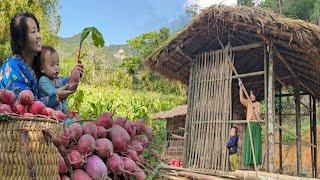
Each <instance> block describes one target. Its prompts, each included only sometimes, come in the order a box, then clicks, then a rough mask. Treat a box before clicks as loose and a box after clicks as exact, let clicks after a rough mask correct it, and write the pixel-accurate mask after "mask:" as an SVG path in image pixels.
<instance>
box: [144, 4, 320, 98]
mask: <svg viewBox="0 0 320 180" xmlns="http://www.w3.org/2000/svg"><path fill="white" fill-rule="evenodd" d="M271 40H272V41H273V42H274V47H275V53H274V59H275V76H276V79H277V80H278V82H281V83H282V85H283V84H285V85H293V86H297V85H299V86H300V87H301V88H302V90H304V91H305V92H308V93H310V94H311V95H314V96H316V97H317V98H319V97H320V26H317V25H314V24H310V23H307V22H305V21H302V20H296V19H289V18H285V17H283V16H281V15H278V14H276V13H274V12H272V11H270V10H266V9H262V8H259V7H252V8H249V7H238V6H236V7H228V6H211V7H209V8H207V9H205V10H204V11H203V12H202V13H201V14H199V15H198V16H197V17H196V18H195V19H194V20H193V22H192V23H191V24H190V25H189V26H188V27H187V28H185V29H184V30H183V31H181V32H180V33H179V34H178V35H177V36H176V37H175V38H173V39H172V40H171V41H169V42H168V43H167V44H165V46H163V47H161V48H159V49H158V50H157V51H156V52H155V53H154V54H153V55H152V56H150V57H149V58H148V59H147V60H146V62H145V63H146V64H147V65H148V66H149V67H150V68H151V69H152V70H153V71H156V72H158V73H160V74H162V75H164V76H166V77H167V78H169V79H174V80H179V81H181V82H183V83H184V84H186V85H187V84H188V83H189V74H190V66H191V61H192V59H194V57H195V55H197V54H199V53H200V52H208V51H211V50H217V49H221V43H222V44H223V45H224V46H226V45H228V44H229V45H230V46H232V47H235V46H240V45H246V44H250V43H253V42H262V43H269V42H270V41H271ZM263 59H264V48H263V47H260V48H255V49H251V50H247V51H241V52H237V53H235V64H234V65H235V67H236V69H237V70H238V72H239V73H240V74H241V73H248V72H255V71H261V70H263V67H264V63H263V62H264V61H263ZM284 61H285V62H286V63H284ZM246 82H247V83H248V84H249V85H251V84H260V89H261V90H262V91H263V76H260V77H253V78H250V80H249V79H248V81H246ZM250 83H251V84H250ZM278 85H279V84H278Z"/></svg>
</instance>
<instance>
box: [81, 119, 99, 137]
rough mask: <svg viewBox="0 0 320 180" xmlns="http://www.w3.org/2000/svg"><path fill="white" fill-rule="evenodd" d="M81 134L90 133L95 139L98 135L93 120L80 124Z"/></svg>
mask: <svg viewBox="0 0 320 180" xmlns="http://www.w3.org/2000/svg"><path fill="white" fill-rule="evenodd" d="M82 129H83V134H90V135H91V136H92V137H94V138H95V139H96V138H97V137H98V127H97V125H96V124H95V123H93V122H85V123H84V124H82Z"/></svg>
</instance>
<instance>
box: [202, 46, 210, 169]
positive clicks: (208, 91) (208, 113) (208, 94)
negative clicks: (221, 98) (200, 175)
mask: <svg viewBox="0 0 320 180" xmlns="http://www.w3.org/2000/svg"><path fill="white" fill-rule="evenodd" d="M206 61H207V68H208V72H207V78H206V79H207V80H208V82H207V94H206V96H207V106H206V116H207V118H206V119H207V120H206V121H207V123H206V126H205V128H206V134H207V135H206V144H205V149H204V152H206V153H205V156H204V159H205V162H206V163H205V164H204V168H205V169H206V172H208V171H209V169H210V168H209V166H210V164H209V161H208V159H209V158H210V156H211V154H210V153H208V152H210V138H211V136H210V135H211V134H210V132H211V131H210V125H211V111H210V109H211V102H212V101H210V99H211V97H210V95H211V82H212V81H211V77H212V76H211V72H212V69H211V53H210V52H209V53H207V56H206ZM211 133H212V132H211Z"/></svg>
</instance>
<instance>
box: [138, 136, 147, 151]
mask: <svg viewBox="0 0 320 180" xmlns="http://www.w3.org/2000/svg"><path fill="white" fill-rule="evenodd" d="M135 139H136V140H137V141H139V142H140V143H141V144H142V146H143V147H145V148H146V147H148V145H149V140H148V138H147V137H146V136H145V135H139V136H136V137H135Z"/></svg>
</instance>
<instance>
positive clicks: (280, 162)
mask: <svg viewBox="0 0 320 180" xmlns="http://www.w3.org/2000/svg"><path fill="white" fill-rule="evenodd" d="M279 94H280V96H279V126H282V97H281V94H282V88H281V86H280V89H279ZM282 172H283V166H282V129H281V128H279V173H280V174H282Z"/></svg>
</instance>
